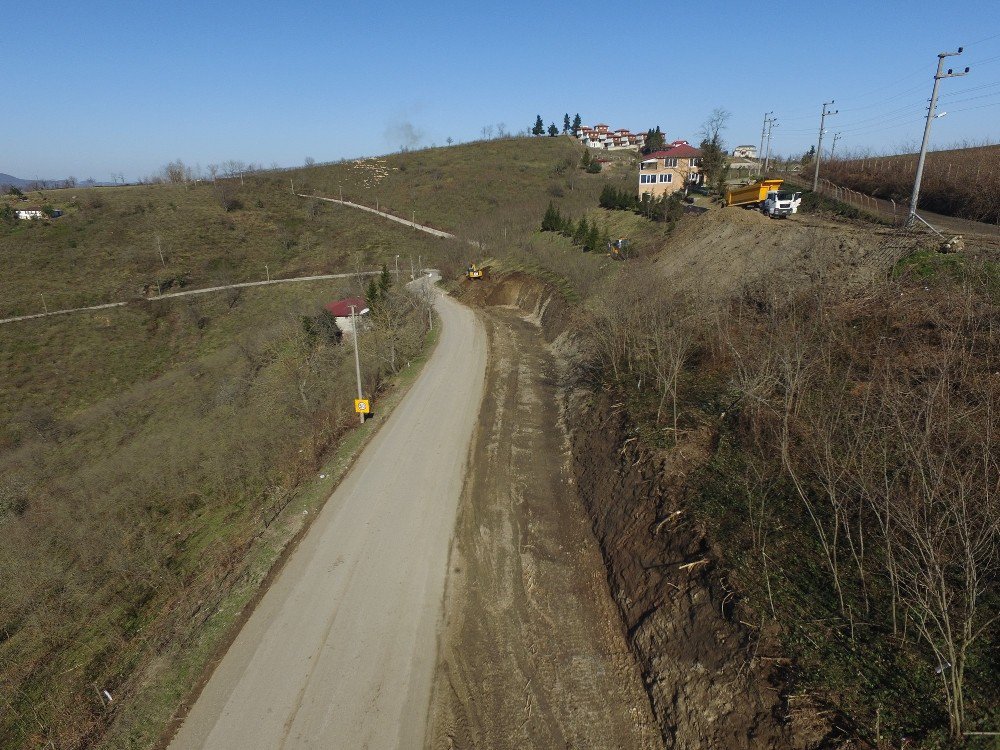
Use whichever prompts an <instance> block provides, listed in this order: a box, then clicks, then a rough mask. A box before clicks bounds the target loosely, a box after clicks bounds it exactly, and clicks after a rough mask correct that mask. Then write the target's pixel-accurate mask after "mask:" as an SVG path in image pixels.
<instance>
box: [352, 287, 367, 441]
mask: <svg viewBox="0 0 1000 750" xmlns="http://www.w3.org/2000/svg"><path fill="white" fill-rule="evenodd" d="M355 308H356V306H355V305H351V332H352V334H353V335H352V336H351V338H352V339H354V374H355V375H357V377H358V398H364V396H363V395H362V393H361V357H360V356H359V355H358V318H357V315H355V313H354V311H355ZM358 416H360V417H361V424H364V423H365V414H364V412H361V413H360V414H359V415H358Z"/></svg>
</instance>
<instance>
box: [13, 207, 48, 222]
mask: <svg viewBox="0 0 1000 750" xmlns="http://www.w3.org/2000/svg"><path fill="white" fill-rule="evenodd" d="M17 218H19V219H43V218H45V214H44V213H43V212H42V209H41V208H39V207H38V206H25V207H24V208H19V209H17Z"/></svg>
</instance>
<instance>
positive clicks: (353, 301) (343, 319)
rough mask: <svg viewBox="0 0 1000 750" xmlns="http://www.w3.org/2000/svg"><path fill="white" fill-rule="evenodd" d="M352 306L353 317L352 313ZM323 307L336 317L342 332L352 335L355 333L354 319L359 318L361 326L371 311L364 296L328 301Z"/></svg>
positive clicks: (359, 325)
mask: <svg viewBox="0 0 1000 750" xmlns="http://www.w3.org/2000/svg"><path fill="white" fill-rule="evenodd" d="M352 308H353V311H354V315H353V317H352V315H351V311H352ZM323 309H324V310H326V311H327V312H328V313H330V315H332V316H333V317H334V319H335V320H336V321H337V328H339V329H340V331H341V333H347V334H351V335H353V334H354V321H355V320H358V327H361V326H362V323H363V320H364V317H365V316H367V315H368V313H369V312H370V310H369V308H368V302H367V301H365V298H364V297H348V298H346V299H341V300H337V301H336V302H328V303H327V304H325V305H323Z"/></svg>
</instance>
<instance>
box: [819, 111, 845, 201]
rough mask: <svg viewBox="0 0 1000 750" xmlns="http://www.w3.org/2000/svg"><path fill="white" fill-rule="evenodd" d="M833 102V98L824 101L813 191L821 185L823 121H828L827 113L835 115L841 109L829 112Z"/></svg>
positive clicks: (820, 117)
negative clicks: (820, 164)
mask: <svg viewBox="0 0 1000 750" xmlns="http://www.w3.org/2000/svg"><path fill="white" fill-rule="evenodd" d="M831 104H833V99H831V100H830V101H828V102H823V114H821V115H820V116H819V142H818V143H817V144H816V154H815V155H814V156H813V159H815V160H816V168H815V170H813V192H816V186H817V185H819V161H820V159H821V158H822V154H823V123H824V122H826V116H827V115H835V114H837V113H838V112H839V111H840V110H839V109H835V110H833V111H832V112H827V111H826V108H827V107H829V106H830V105H831Z"/></svg>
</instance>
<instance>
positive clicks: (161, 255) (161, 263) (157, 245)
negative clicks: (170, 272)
mask: <svg viewBox="0 0 1000 750" xmlns="http://www.w3.org/2000/svg"><path fill="white" fill-rule="evenodd" d="M156 252H158V253H159V254H160V265H161V266H163V267H164V268H166V267H167V262H166V261H165V260H163V250H162V249H161V248H160V235H156Z"/></svg>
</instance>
